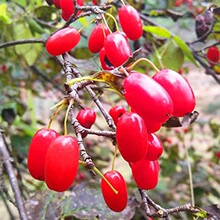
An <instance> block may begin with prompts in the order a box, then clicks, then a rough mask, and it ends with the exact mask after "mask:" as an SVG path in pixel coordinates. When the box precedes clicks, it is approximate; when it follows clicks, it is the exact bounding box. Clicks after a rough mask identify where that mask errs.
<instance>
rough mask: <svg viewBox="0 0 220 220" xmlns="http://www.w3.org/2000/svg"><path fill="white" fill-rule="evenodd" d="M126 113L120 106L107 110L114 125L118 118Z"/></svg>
mask: <svg viewBox="0 0 220 220" xmlns="http://www.w3.org/2000/svg"><path fill="white" fill-rule="evenodd" d="M125 112H126V110H125V108H124V107H122V106H118V105H116V106H113V107H112V108H111V109H110V110H109V115H110V116H111V117H112V119H113V121H114V123H115V125H117V124H118V120H119V118H120V117H121V116H122V115H123V114H124V113H125Z"/></svg>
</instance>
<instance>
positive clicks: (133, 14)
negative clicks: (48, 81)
mask: <svg viewBox="0 0 220 220" xmlns="http://www.w3.org/2000/svg"><path fill="white" fill-rule="evenodd" d="M62 2H64V1H63V0H60V7H61V9H62V12H63V13H64V14H65V15H66V14H68V15H69V17H70V16H71V15H72V14H73V12H74V9H73V10H72V11H71V12H68V13H67V9H65V8H68V9H69V8H71V9H72V8H73V7H74V5H71V6H70V5H68V7H67V6H66V5H65V7H64V6H62V5H63V3H62ZM67 2H69V1H67ZM70 2H72V0H70ZM76 3H77V4H79V5H80V4H81V5H82V3H78V1H77V2H76ZM65 4H67V3H65ZM68 4H70V3H68ZM72 4H73V3H72ZM63 13H62V15H63ZM118 18H119V22H120V25H121V28H122V31H120V30H117V31H116V32H111V30H110V29H109V27H107V26H106V25H105V24H102V23H99V24H97V25H96V26H95V27H94V29H93V30H92V32H91V34H90V36H89V39H88V48H89V50H90V51H91V52H92V53H99V58H100V63H101V66H102V68H103V69H104V70H110V69H113V68H114V67H117V66H120V65H122V64H123V63H124V62H125V61H126V60H127V59H128V58H129V57H130V56H131V54H132V50H131V48H130V45H129V40H128V39H130V40H137V39H139V38H140V37H141V36H142V34H143V29H142V21H141V18H140V16H139V13H138V11H137V10H136V9H135V8H134V7H132V6H131V5H123V6H122V7H121V8H120V9H119V11H118ZM65 20H66V19H65ZM79 41H80V33H79V31H77V30H76V29H75V28H74V27H66V28H63V29H61V30H58V31H57V32H55V33H54V34H53V35H52V36H50V37H49V38H48V40H47V42H46V49H47V51H48V53H49V54H51V55H53V56H58V55H61V54H63V53H65V52H68V51H70V50H72V49H73V48H74V47H75V46H76V45H77V44H78V43H79Z"/></svg>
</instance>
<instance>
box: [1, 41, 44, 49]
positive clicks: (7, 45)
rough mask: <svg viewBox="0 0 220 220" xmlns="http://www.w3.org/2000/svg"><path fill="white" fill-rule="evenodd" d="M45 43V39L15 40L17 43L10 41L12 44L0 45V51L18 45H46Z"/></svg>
mask: <svg viewBox="0 0 220 220" xmlns="http://www.w3.org/2000/svg"><path fill="white" fill-rule="evenodd" d="M44 43H45V40H43V39H25V40H15V41H10V42H6V43H3V44H0V49H2V48H6V47H11V46H16V45H21V44H44Z"/></svg>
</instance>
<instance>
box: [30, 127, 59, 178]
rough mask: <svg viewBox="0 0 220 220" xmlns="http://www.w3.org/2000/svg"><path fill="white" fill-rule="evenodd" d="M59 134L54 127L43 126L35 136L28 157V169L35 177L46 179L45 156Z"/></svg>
mask: <svg viewBox="0 0 220 220" xmlns="http://www.w3.org/2000/svg"><path fill="white" fill-rule="evenodd" d="M58 136H59V134H58V133H57V132H56V131H55V130H53V129H47V128H42V129H40V130H38V131H37V132H36V133H35V135H34V136H33V138H32V140H31V143H30V147H29V151H28V158H27V165H28V170H29V172H30V174H31V176H33V177H34V178H35V179H37V180H44V179H45V175H44V167H45V157H46V153H47V150H48V148H49V146H50V144H51V142H52V141H53V140H55V139H56V138H57V137H58Z"/></svg>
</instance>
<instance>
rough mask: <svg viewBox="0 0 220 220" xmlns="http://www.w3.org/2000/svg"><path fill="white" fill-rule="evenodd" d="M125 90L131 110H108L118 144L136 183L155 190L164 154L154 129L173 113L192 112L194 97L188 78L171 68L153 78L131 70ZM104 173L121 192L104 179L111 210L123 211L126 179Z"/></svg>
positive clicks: (180, 115)
mask: <svg viewBox="0 0 220 220" xmlns="http://www.w3.org/2000/svg"><path fill="white" fill-rule="evenodd" d="M123 89H124V93H123V94H124V98H125V100H126V101H127V103H128V106H129V107H130V109H131V112H127V111H126V109H124V108H123V107H121V106H115V107H113V108H111V109H110V111H109V114H110V115H111V116H112V118H113V120H114V122H115V125H116V142H117V146H118V149H119V151H120V153H121V155H122V157H123V158H124V160H125V161H127V162H128V163H129V165H130V167H131V171H132V176H133V178H134V180H135V182H136V184H137V186H138V187H139V188H141V189H144V190H152V189H154V188H155V187H156V186H157V183H158V175H159V171H160V165H159V162H158V159H159V158H160V156H161V155H162V153H163V145H162V142H161V141H160V139H159V137H158V136H157V135H156V134H155V132H156V131H158V130H159V129H160V128H161V126H162V124H163V123H165V122H166V121H167V120H168V119H169V118H170V117H171V116H174V117H182V116H184V115H186V114H187V113H190V112H192V111H193V109H194V108H195V96H194V93H193V90H192V88H191V87H190V85H189V83H188V82H187V81H186V79H185V78H183V77H182V76H181V75H180V74H179V73H177V72H175V71H172V70H169V69H164V70H161V71H159V72H157V73H156V74H155V75H153V77H149V76H147V75H144V74H141V73H138V72H133V71H132V72H131V73H130V75H129V76H127V77H126V78H125V80H124V82H123ZM105 176H106V177H107V178H109V181H111V180H112V181H111V183H112V184H113V186H115V188H116V189H117V190H118V191H119V193H118V194H114V193H113V192H112V190H111V189H110V188H109V186H108V185H107V184H106V183H104V182H103V180H102V182H103V183H102V185H103V186H102V192H103V196H104V199H105V201H106V203H107V205H108V206H109V207H110V208H111V209H112V210H114V211H118V210H120V211H122V210H123V209H124V208H125V207H126V204H127V203H126V201H127V200H126V198H127V195H126V184H125V180H124V179H123V176H122V175H121V174H120V173H119V172H118V171H109V172H107V173H106V174H105ZM113 179H116V180H117V181H114V180H113ZM107 189H108V190H107ZM120 192H121V193H120ZM110 194H111V196H110ZM119 201H123V203H122V202H121V203H120V202H119ZM118 203H120V205H119V204H118Z"/></svg>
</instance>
